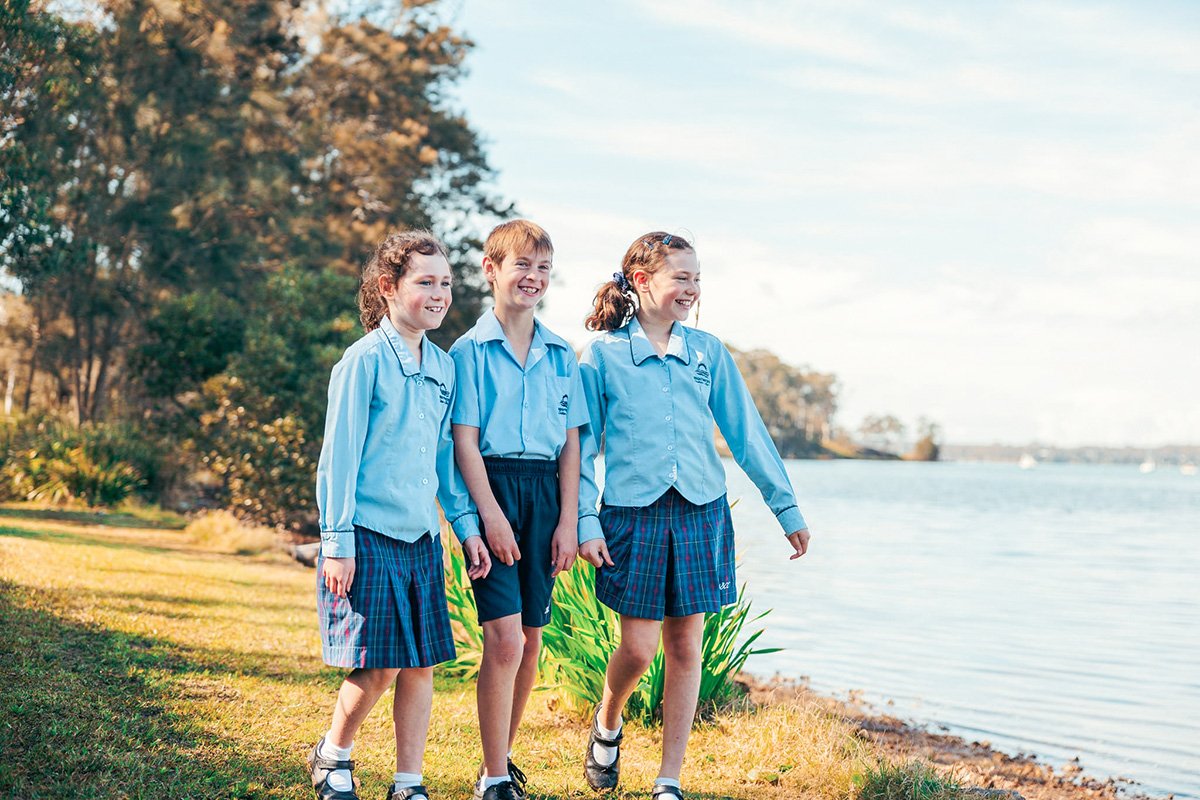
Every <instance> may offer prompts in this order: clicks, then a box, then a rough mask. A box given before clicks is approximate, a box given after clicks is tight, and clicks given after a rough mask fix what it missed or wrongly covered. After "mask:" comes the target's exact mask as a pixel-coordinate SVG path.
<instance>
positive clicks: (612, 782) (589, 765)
mask: <svg viewBox="0 0 1200 800" xmlns="http://www.w3.org/2000/svg"><path fill="white" fill-rule="evenodd" d="M599 717H600V707H599V706H596V713H594V714H593V715H592V730H591V732H590V733H589V735H588V743H587V756H586V757H585V758H584V760H583V776H584V777H585V778H587V782H588V786H591V787H592V788H593V789H596V790H597V791H599V790H602V789H615V788H617V782H618V781H620V779H621V740H622V739H624V738H625V726H624V725H622V726H621V730H620V731H618V732H617V735H616V736H614V737H613V738H611V739H606V738H605V737H603V736H601V735H600V731H599V730H597V728H596V726H597V724H598V723H597V720H598V719H599ZM594 744H600V745H604V746H605V747H615V748H617V757H616V758H615V759H613V763H611V764H609V765H608V766H605V765H604V764H601V763H600V762H599V761H597V760H596V758H595V756H593V755H592V745H594Z"/></svg>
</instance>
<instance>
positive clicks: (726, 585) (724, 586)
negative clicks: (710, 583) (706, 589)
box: [717, 581, 729, 590]
mask: <svg viewBox="0 0 1200 800" xmlns="http://www.w3.org/2000/svg"><path fill="white" fill-rule="evenodd" d="M717 588H718V589H722V590H724V589H728V588H729V581H721V584H720V586H718V587H717Z"/></svg>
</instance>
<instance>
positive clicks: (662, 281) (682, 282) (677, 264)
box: [634, 250, 700, 323]
mask: <svg viewBox="0 0 1200 800" xmlns="http://www.w3.org/2000/svg"><path fill="white" fill-rule="evenodd" d="M634 285H635V286H636V287H637V293H638V301H639V303H640V305H641V311H642V313H643V314H645V315H647V316H648V317H649V318H650V319H651V320H653V321H658V322H664V323H670V322H676V321H678V322H684V321H686V320H687V318H688V316H689V315H690V314H691V313H692V306H693V305H694V304H695V303H696V301H697V300H699V299H700V263H699V261H697V259H696V253H695V251H693V250H674V251H672V252H671V254H670V255H668V256H667V257H666V258H665V259H663V265H662V267H661V268H660V269H657V270H655V271H654V272H653V273H646V272H643V271H641V270H639V271H637V272H635V273H634Z"/></svg>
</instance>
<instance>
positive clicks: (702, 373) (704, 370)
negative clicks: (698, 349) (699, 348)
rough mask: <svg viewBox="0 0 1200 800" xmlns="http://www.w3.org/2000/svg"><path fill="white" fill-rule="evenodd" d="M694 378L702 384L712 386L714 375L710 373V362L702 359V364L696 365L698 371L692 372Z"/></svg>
mask: <svg viewBox="0 0 1200 800" xmlns="http://www.w3.org/2000/svg"><path fill="white" fill-rule="evenodd" d="M692 380H694V381H695V382H696V383H698V384H700V385H701V386H711V385H712V376H711V375H709V374H708V364H705V363H704V362H703V361H701V362H700V366H698V367H696V371H695V372H693V373H692Z"/></svg>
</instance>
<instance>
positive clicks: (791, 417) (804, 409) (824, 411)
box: [730, 348, 838, 458]
mask: <svg viewBox="0 0 1200 800" xmlns="http://www.w3.org/2000/svg"><path fill="white" fill-rule="evenodd" d="M730 352H731V353H732V354H733V357H734V360H735V361H736V362H737V365H738V369H739V370H740V371H741V373H742V377H743V378H745V380H746V386H747V388H749V390H750V394H751V395H752V396H753V397H754V404H755V406H756V407H757V408H758V413H759V414H761V415H762V418H763V422H764V423H765V424H766V426H767V431H768V432H769V433H770V434H771V439H772V440H773V441H774V442H775V446H776V447H777V448H778V449H779V452H780V454H781V455H783V456H784V457H785V458H798V457H806V456H812V455H815V454H818V453H820V452H821V450H822V448H821V440H822V439H823V438H824V437H825V435H826V434H827V433H828V430H829V426H830V424H831V422H832V419H833V415H834V413H835V411H836V410H837V392H838V384H837V376H836V375H833V374H832V373H820V372H816V371H813V370H811V369H808V368H804V367H794V366H792V365H790V364H787V363H785V362H783V361H782V360H780V358H779V357H778V356H776V355H775V354H774V353H771V352H769V351H767V350H751V351H741V350H737V349H735V348H730Z"/></svg>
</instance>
